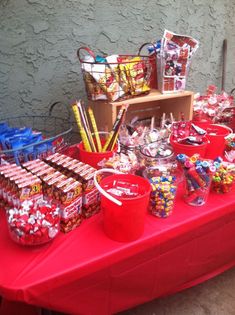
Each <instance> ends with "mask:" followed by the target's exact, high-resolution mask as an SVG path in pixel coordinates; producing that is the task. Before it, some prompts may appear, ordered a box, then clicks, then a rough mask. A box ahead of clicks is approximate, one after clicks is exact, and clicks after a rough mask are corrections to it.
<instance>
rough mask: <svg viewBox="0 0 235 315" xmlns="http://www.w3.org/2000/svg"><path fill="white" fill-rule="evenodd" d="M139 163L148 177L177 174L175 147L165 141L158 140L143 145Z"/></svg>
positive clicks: (144, 174)
mask: <svg viewBox="0 0 235 315" xmlns="http://www.w3.org/2000/svg"><path fill="white" fill-rule="evenodd" d="M139 163H140V166H141V168H142V172H143V176H144V177H146V178H150V177H151V176H152V177H153V176H161V175H166V174H167V175H176V174H177V161H176V159H175V155H174V152H173V149H172V147H171V146H170V145H168V144H167V143H164V142H163V143H162V142H159V141H158V142H153V143H150V144H148V145H145V146H142V147H141V149H140V152H139Z"/></svg>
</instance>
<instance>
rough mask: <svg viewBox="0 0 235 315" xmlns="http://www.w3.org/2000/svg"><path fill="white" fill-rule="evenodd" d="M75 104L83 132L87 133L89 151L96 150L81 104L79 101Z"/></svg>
mask: <svg viewBox="0 0 235 315" xmlns="http://www.w3.org/2000/svg"><path fill="white" fill-rule="evenodd" d="M77 106H78V109H79V111H80V117H81V122H82V124H83V128H84V130H85V133H86V135H87V139H88V141H89V144H90V147H91V151H92V152H96V147H95V144H94V141H93V138H92V135H91V131H90V127H89V125H88V123H87V120H86V112H85V110H84V109H83V107H82V104H81V102H80V101H79V102H77Z"/></svg>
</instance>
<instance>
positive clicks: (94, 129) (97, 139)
mask: <svg viewBox="0 0 235 315" xmlns="http://www.w3.org/2000/svg"><path fill="white" fill-rule="evenodd" d="M88 114H89V117H90V121H91V125H92V128H93V131H94V134H95V139H96V143H97V147H98V152H102V145H101V142H100V136H99V132H98V129H97V125H96V121H95V116H94V113H93V110H92V109H91V108H90V107H89V108H88Z"/></svg>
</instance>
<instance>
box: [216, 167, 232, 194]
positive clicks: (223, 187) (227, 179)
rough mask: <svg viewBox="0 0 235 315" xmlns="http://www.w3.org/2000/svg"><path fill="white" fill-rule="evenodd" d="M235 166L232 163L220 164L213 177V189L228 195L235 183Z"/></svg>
mask: <svg viewBox="0 0 235 315" xmlns="http://www.w3.org/2000/svg"><path fill="white" fill-rule="evenodd" d="M234 175H235V166H234V164H230V163H224V162H221V163H218V164H217V168H216V172H215V173H214V175H213V177H212V189H213V190H214V191H215V192H217V193H227V192H229V191H230V190H231V188H232V186H233V183H234Z"/></svg>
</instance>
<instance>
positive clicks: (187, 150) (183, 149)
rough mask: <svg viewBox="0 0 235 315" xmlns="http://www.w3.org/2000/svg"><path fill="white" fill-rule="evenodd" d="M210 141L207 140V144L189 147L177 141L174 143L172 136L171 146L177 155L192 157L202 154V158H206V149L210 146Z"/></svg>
mask: <svg viewBox="0 0 235 315" xmlns="http://www.w3.org/2000/svg"><path fill="white" fill-rule="evenodd" d="M208 143H209V141H208V140H207V139H205V142H204V143H202V144H199V145H187V144H182V143H178V142H177V141H174V140H173V139H172V136H170V144H171V146H172V148H173V150H174V153H175V154H181V153H184V154H186V155H187V156H192V155H194V154H196V153H197V154H200V156H201V157H205V154H206V149H207V146H208Z"/></svg>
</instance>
